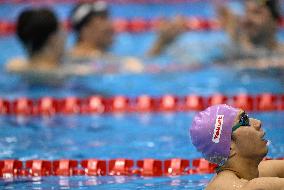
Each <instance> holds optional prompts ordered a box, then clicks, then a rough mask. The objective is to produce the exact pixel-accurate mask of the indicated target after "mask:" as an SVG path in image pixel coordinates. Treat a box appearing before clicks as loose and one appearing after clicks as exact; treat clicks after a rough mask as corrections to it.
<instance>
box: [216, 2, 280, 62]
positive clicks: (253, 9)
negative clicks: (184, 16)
mask: <svg viewBox="0 0 284 190" xmlns="http://www.w3.org/2000/svg"><path fill="white" fill-rule="evenodd" d="M217 7H218V8H217V12H218V15H219V20H220V22H221V24H222V26H223V28H224V29H225V31H226V32H227V33H228V34H229V36H230V38H231V41H232V44H231V47H228V48H226V49H227V51H225V54H226V55H228V56H227V58H226V59H227V60H228V59H230V60H233V61H234V60H240V61H239V62H237V63H238V64H240V65H241V66H242V65H243V66H252V67H259V68H268V67H283V66H284V65H283V53H284V46H283V44H281V43H280V42H279V41H278V40H277V36H276V34H277V29H278V24H279V22H280V21H281V14H280V10H279V7H280V6H279V3H278V1H277V0H246V1H245V2H244V7H245V13H244V15H243V16H237V15H236V14H234V13H233V11H232V10H230V9H229V8H228V7H226V6H224V5H222V6H220V5H218V6H217ZM227 62H229V61H227Z"/></svg>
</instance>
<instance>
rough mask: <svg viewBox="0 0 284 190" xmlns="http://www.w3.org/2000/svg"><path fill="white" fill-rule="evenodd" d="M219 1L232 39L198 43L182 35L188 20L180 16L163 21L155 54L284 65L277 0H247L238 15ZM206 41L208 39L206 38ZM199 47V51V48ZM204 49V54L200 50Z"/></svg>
mask: <svg viewBox="0 0 284 190" xmlns="http://www.w3.org/2000/svg"><path fill="white" fill-rule="evenodd" d="M220 4H221V3H216V4H215V5H216V7H217V13H218V18H219V22H220V23H221V26H222V27H223V28H224V30H225V32H226V33H227V34H228V36H229V42H218V43H217V44H215V45H214V46H213V47H212V43H211V44H206V45H205V44H201V43H199V44H198V43H197V44H194V42H192V41H186V39H185V38H184V37H183V36H182V35H183V34H184V33H185V32H186V31H187V30H186V20H185V19H184V18H182V17H176V18H175V19H173V20H168V21H166V22H165V24H163V25H161V28H160V30H159V32H158V37H157V40H156V42H155V44H154V46H153V48H152V49H151V50H150V52H149V54H150V55H152V56H159V55H160V54H162V53H167V54H171V55H172V56H173V57H174V59H175V60H177V62H196V61H197V62H212V61H213V62H217V63H219V62H220V63H225V64H233V63H236V65H238V66H241V67H253V68H269V67H277V68H279V67H284V61H283V53H284V46H283V44H281V43H280V42H279V40H278V39H277V31H278V24H279V21H280V20H281V14H280V10H279V5H278V1H277V0H246V1H244V15H237V14H234V12H233V11H232V10H231V9H229V8H228V7H227V6H225V5H224V4H221V5H220ZM205 43H206V42H205ZM195 49H197V51H195ZM200 53H202V55H201V56H198V54H200Z"/></svg>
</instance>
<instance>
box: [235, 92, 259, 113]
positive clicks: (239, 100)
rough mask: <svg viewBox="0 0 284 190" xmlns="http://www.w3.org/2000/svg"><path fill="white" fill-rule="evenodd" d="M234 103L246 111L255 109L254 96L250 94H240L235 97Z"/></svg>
mask: <svg viewBox="0 0 284 190" xmlns="http://www.w3.org/2000/svg"><path fill="white" fill-rule="evenodd" d="M232 105H233V106H234V107H236V108H241V109H243V110H245V111H254V98H253V97H252V96H251V95H248V94H239V95H237V96H234V97H233V104H232Z"/></svg>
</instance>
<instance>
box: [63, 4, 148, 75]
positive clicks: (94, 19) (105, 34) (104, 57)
mask: <svg viewBox="0 0 284 190" xmlns="http://www.w3.org/2000/svg"><path fill="white" fill-rule="evenodd" d="M71 22H72V26H73V29H74V31H75V34H76V38H77V41H76V43H75V45H74V47H73V48H72V49H71V50H70V52H69V54H68V56H67V59H68V60H67V62H69V63H73V64H78V63H79V64H82V63H84V64H86V63H88V62H89V63H90V65H93V66H94V67H93V69H94V70H96V69H97V70H98V71H102V72H124V71H126V72H127V71H129V72H142V71H144V67H143V65H142V64H141V62H140V60H139V59H136V58H133V57H119V56H115V55H113V54H111V53H109V47H110V46H111V45H112V43H113V40H114V28H113V26H112V21H111V19H110V18H109V8H108V5H107V3H106V2H104V1H96V2H94V3H80V4H78V5H77V6H75V8H74V10H73V11H72V13H71ZM101 63H102V64H101ZM96 67H97V68H96Z"/></svg>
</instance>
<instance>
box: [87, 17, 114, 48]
mask: <svg viewBox="0 0 284 190" xmlns="http://www.w3.org/2000/svg"><path fill="white" fill-rule="evenodd" d="M89 30H90V31H91V33H90V35H91V36H92V40H93V43H94V45H95V46H97V47H99V48H101V49H107V48H108V47H109V46H111V44H112V42H113V37H114V29H113V26H112V22H111V20H110V19H109V18H108V16H96V17H94V18H92V19H91V21H90V23H89Z"/></svg>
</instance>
